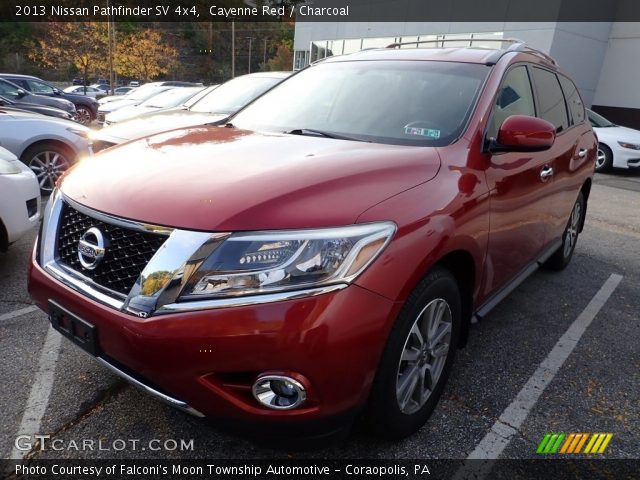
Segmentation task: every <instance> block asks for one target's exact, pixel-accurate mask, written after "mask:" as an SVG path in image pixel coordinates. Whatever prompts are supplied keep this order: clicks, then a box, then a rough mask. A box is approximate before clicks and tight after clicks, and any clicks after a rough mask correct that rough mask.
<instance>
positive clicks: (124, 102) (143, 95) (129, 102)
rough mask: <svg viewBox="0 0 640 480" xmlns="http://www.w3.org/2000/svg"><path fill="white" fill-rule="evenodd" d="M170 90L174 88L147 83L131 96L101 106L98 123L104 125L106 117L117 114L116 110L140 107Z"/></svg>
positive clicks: (124, 96)
mask: <svg viewBox="0 0 640 480" xmlns="http://www.w3.org/2000/svg"><path fill="white" fill-rule="evenodd" d="M170 88H173V87H169V86H159V85H158V84H153V83H147V84H146V85H143V86H142V87H138V88H136V90H135V91H134V92H133V93H131V94H129V95H123V96H121V97H119V98H118V100H114V101H113V102H108V103H103V104H101V105H100V107H98V122H100V123H104V121H105V118H106V116H107V115H108V114H110V113H111V112H115V111H116V110H119V109H121V108H124V107H132V106H134V105H140V104H141V103H142V102H144V101H145V100H148V99H150V98H151V97H153V96H154V95H157V94H159V93H160V92H164V91H165V90H169V89H170Z"/></svg>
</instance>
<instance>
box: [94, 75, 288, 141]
mask: <svg viewBox="0 0 640 480" xmlns="http://www.w3.org/2000/svg"><path fill="white" fill-rule="evenodd" d="M289 75H291V72H262V73H251V74H249V75H242V76H240V77H236V78H234V79H233V80H229V81H228V82H225V83H223V84H222V85H220V86H217V85H214V86H211V87H208V88H207V89H206V90H204V91H203V92H201V93H199V94H197V95H196V96H195V97H193V99H191V100H189V101H187V103H186V104H185V106H184V107H177V108H174V109H170V110H165V111H164V112H152V113H147V114H143V115H140V116H139V117H138V118H135V119H132V120H127V121H125V122H122V123H119V124H116V125H113V126H106V127H105V128H103V129H102V130H98V131H95V132H92V134H91V139H92V141H93V149H94V151H95V152H98V151H100V150H103V149H105V148H108V147H111V146H113V145H118V144H120V143H123V142H126V141H129V140H133V139H136V138H141V137H145V136H147V135H151V134H154V133H158V132H162V131H165V130H171V129H174V128H184V127H191V126H196V125H204V124H219V123H224V122H225V121H226V120H227V119H228V118H229V117H230V116H231V115H233V114H234V113H235V112H237V111H238V110H240V109H241V108H242V107H244V106H245V105H247V104H248V103H249V102H251V101H253V100H255V99H256V98H257V97H259V96H260V95H262V94H263V93H264V92H266V91H267V90H269V89H270V88H273V86H275V85H277V84H278V83H280V82H282V81H283V80H284V79H285V78H287V77H288V76H289ZM140 88H143V87H140Z"/></svg>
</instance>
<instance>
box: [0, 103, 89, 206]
mask: <svg viewBox="0 0 640 480" xmlns="http://www.w3.org/2000/svg"><path fill="white" fill-rule="evenodd" d="M0 145H1V146H2V147H4V148H6V149H7V150H9V151H10V152H11V153H13V154H14V155H15V156H16V157H18V158H19V159H20V160H22V163H24V164H25V165H27V166H28V167H29V168H31V170H33V171H34V172H35V174H36V176H37V177H38V183H39V185H40V190H41V191H42V193H43V194H47V193H50V192H51V190H53V187H54V186H55V183H56V181H57V180H58V177H60V175H62V174H63V173H64V171H65V170H66V169H67V168H69V167H70V166H71V165H72V164H73V163H75V162H76V160H77V159H78V158H79V157H81V156H84V155H89V154H90V149H89V129H88V128H87V127H85V126H83V125H80V124H78V123H75V122H72V121H69V120H63V119H61V118H53V117H45V116H44V115H38V114H37V113H30V112H22V111H17V110H14V111H11V112H10V111H8V110H0Z"/></svg>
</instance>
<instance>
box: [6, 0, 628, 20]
mask: <svg viewBox="0 0 640 480" xmlns="http://www.w3.org/2000/svg"><path fill="white" fill-rule="evenodd" d="M293 20H295V21H298V22H451V21H457V22H496V21H499V22H548V21H553V22H609V21H625V22H637V21H640V1H638V0H485V1H482V0H176V1H172V0H2V2H0V21H4V22H8V21H11V22H41V21H44V22H47V21H49V22H50V21H57V22H76V21H83V22H86V21H98V22H106V21H127V22H131V21H133V22H185V21H194V22H230V21H244V22H246V21H256V22H283V21H293Z"/></svg>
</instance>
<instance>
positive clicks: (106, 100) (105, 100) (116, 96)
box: [98, 87, 137, 109]
mask: <svg viewBox="0 0 640 480" xmlns="http://www.w3.org/2000/svg"><path fill="white" fill-rule="evenodd" d="M125 88H130V90H129V91H128V92H124V93H120V94H118V93H115V91H114V94H113V95H108V96H106V97H102V98H101V99H99V100H98V104H99V105H104V104H105V103H110V102H115V101H116V100H123V97H126V96H127V95H131V94H133V92H135V91H136V90H137V88H133V87H125ZM98 109H99V107H98Z"/></svg>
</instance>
